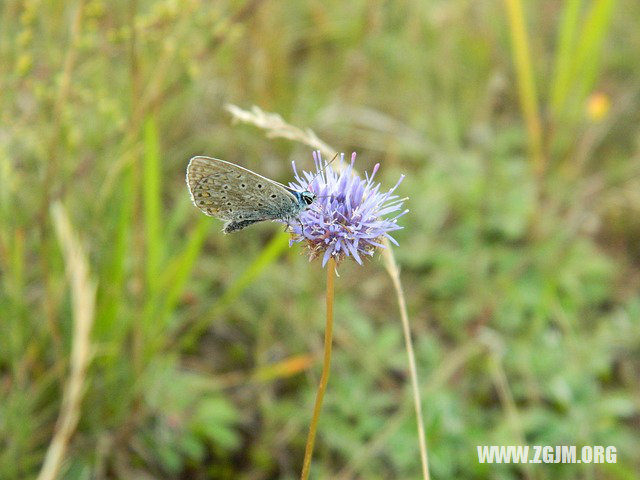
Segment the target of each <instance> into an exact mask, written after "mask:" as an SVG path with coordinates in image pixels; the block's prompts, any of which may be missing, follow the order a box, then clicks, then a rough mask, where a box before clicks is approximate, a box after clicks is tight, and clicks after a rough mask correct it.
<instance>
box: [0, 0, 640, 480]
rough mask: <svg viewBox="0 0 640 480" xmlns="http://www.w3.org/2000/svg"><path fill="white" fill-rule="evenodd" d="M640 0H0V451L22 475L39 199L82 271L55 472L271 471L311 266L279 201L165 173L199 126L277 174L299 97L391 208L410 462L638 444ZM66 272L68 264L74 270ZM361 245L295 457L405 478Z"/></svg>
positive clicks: (304, 401)
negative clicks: (201, 205)
mask: <svg viewBox="0 0 640 480" xmlns="http://www.w3.org/2000/svg"><path fill="white" fill-rule="evenodd" d="M639 25H640V3H639V2H638V1H637V0H592V1H589V0H566V1H556V0H540V1H533V0H532V1H522V2H521V1H518V0H505V1H504V2H497V1H496V2H493V1H477V2H474V1H464V0H448V1H445V0H440V1H435V0H434V1H420V0H405V1H398V2H389V1H380V0H374V1H364V0H360V1H352V2H342V1H333V0H332V1H307V2H280V1H275V0H245V1H242V2H233V1H217V2H206V1H200V0H188V1H177V0H166V1H156V2H153V1H145V0H138V1H135V0H131V1H129V2H126V1H114V2H107V1H104V0H90V1H77V0H73V1H40V0H31V1H15V0H7V1H4V2H1V3H0V276H1V278H0V327H1V330H2V334H1V336H0V337H1V338H0V478H2V479H3V480H11V479H27V478H35V477H36V475H37V474H38V472H39V470H40V468H41V465H42V462H43V459H44V456H45V452H46V450H47V448H48V446H49V443H50V441H51V438H52V436H53V435H54V432H55V431H56V420H57V418H58V416H59V412H60V410H61V408H63V405H62V402H61V399H62V392H63V388H64V384H65V382H66V379H67V378H68V375H69V371H70V368H71V366H72V363H73V362H72V361H71V358H70V350H71V345H72V340H73V337H74V335H73V331H74V330H73V329H74V313H73V304H72V298H73V297H72V294H71V289H70V285H69V282H68V280H67V277H66V274H65V268H69V258H68V257H67V256H65V255H63V250H62V245H61V243H60V241H59V240H58V237H57V236H56V229H55V225H54V221H53V217H52V215H51V210H50V208H51V205H52V204H54V202H56V201H60V202H61V204H62V205H63V208H64V211H65V212H67V214H68V216H69V219H70V222H71V224H72V228H73V230H74V231H75V232H76V233H77V235H78V236H79V237H80V238H81V244H82V245H83V247H84V249H85V251H86V255H87V257H88V266H89V270H90V275H91V277H92V278H93V279H95V281H96V283H97V292H96V307H95V320H94V325H93V329H92V332H91V341H92V345H91V354H92V360H91V363H90V366H89V368H88V370H87V371H86V374H85V375H81V378H82V391H83V392H84V398H83V402H82V405H81V408H80V409H79V412H78V413H79V415H80V416H79V423H78V425H77V428H75V429H74V431H73V435H72V436H71V438H70V443H69V444H68V445H67V449H66V452H65V456H64V459H65V461H64V464H63V466H62V470H61V475H60V478H65V479H90V478H95V479H103V478H114V479H115V478H117V479H138V478H140V479H150V478H161V479H173V478H183V479H187V478H189V479H191V478H193V479H209V478H210V479H231V478H240V479H254V480H258V479H276V478H278V479H280V478H282V479H293V478H297V476H298V475H299V470H300V466H301V462H302V456H303V452H304V442H305V438H306V433H307V428H308V424H309V421H310V416H311V410H312V405H313V399H314V395H315V387H316V384H317V381H318V378H319V371H320V364H319V359H320V358H321V352H322V332H323V326H324V296H323V295H324V291H323V288H324V287H323V285H324V271H323V270H322V269H321V267H320V265H319V263H318V262H313V263H311V264H310V263H308V261H307V259H306V258H305V257H304V256H303V255H301V249H300V247H299V246H296V247H294V248H292V249H288V248H287V236H286V235H285V234H284V233H282V228H281V227H280V226H277V225H274V224H270V223H265V224H261V225H257V226H254V227H252V228H250V229H247V230H245V231H242V232H240V233H237V234H234V235H233V236H231V235H229V236H225V235H223V234H222V233H221V232H220V230H221V222H219V221H217V220H213V219H210V218H207V217H205V216H204V215H202V214H201V213H200V212H199V211H198V210H197V209H196V208H194V207H193V206H192V205H191V204H190V200H189V195H188V192H187V189H186V186H185V182H184V175H185V167H186V164H187V161H188V159H189V158H190V157H191V156H193V155H196V154H204V155H210V156H215V157H218V158H223V159H226V160H229V161H232V162H236V163H240V164H241V165H244V166H246V167H248V168H251V169H254V170H256V171H258V172H260V173H262V174H264V175H267V176H269V177H271V178H275V179H278V180H280V181H283V182H286V181H289V180H290V179H291V178H292V172H291V168H290V162H291V160H295V161H296V163H297V164H298V166H299V167H303V168H307V169H310V168H311V166H312V160H311V149H310V148H309V147H308V146H305V145H300V144H296V143H295V142H292V141H289V140H283V139H276V140H273V139H268V138H267V137H266V135H265V132H263V131H261V130H260V129H258V128H256V127H253V126H247V125H238V124H236V125H234V124H232V122H231V116H230V115H229V113H228V112H227V111H226V110H225V109H224V106H225V104H227V103H233V104H236V105H238V106H240V107H242V108H247V109H249V108H251V106H252V105H258V106H260V107H261V108H262V109H264V110H265V111H269V112H275V113H278V114H280V115H282V117H283V118H284V119H286V120H287V121H288V122H290V123H291V124H293V125H296V126H299V127H303V128H307V127H309V128H312V129H313V130H314V131H315V132H316V133H317V134H318V136H319V137H320V138H322V139H323V140H324V141H326V142H328V143H329V144H331V145H333V146H334V147H335V148H336V149H338V150H340V151H344V152H347V153H350V152H351V151H354V150H355V151H357V152H358V154H359V156H358V160H357V164H356V168H358V169H359V170H360V171H365V170H370V169H371V168H372V167H373V165H374V164H375V163H376V162H381V163H382V168H381V171H380V174H379V175H380V176H379V177H378V178H379V179H380V180H381V181H382V183H383V187H386V188H389V187H391V186H392V185H393V184H394V183H395V182H396V180H397V178H398V176H399V175H400V174H401V173H404V174H406V175H407V178H406V179H405V181H404V182H403V183H402V185H401V187H400V189H399V192H400V194H401V195H403V196H408V197H410V200H409V201H408V202H407V205H408V208H410V209H411V212H410V213H409V214H408V215H406V216H405V217H403V219H402V222H401V223H402V225H403V226H404V227H405V228H404V229H403V230H401V231H400V232H398V233H397V235H396V238H397V239H398V241H399V242H400V247H399V248H395V255H396V257H397V260H398V262H399V264H400V266H401V269H402V281H403V285H404V289H405V294H406V296H407V302H408V308H409V316H410V319H411V324H412V331H413V334H414V342H415V348H416V355H417V361H418V373H419V376H420V385H421V393H422V404H423V408H424V412H425V424H426V425H425V426H426V431H427V441H428V444H429V461H430V470H431V475H432V478H438V479H440V478H477V479H480V478H495V479H521V478H523V479H552V478H553V479H556V478H558V479H582V478H584V479H629V478H634V477H635V478H639V477H638V471H640V435H639V433H638V429H639V426H640V381H639V373H640V322H639V319H640V295H639V294H638V288H639V287H640V273H639V270H638V265H639V263H640V243H639V242H638V234H639V233H640V215H639V213H640V194H639V192H640V163H639V160H640V128H639V125H640V122H639V120H640V113H639V112H640V56H639V55H638V52H640V29H639V28H638V26H639ZM85 284H86V282H85ZM392 292H393V290H392V288H391V282H390V279H389V277H388V276H387V275H386V274H385V272H384V269H383V268H382V266H381V262H380V261H379V256H376V258H375V259H374V260H373V261H370V262H368V263H366V264H365V265H364V266H362V267H360V266H358V265H356V264H355V263H353V262H345V263H344V264H343V265H342V266H341V267H340V278H339V279H338V280H337V283H336V327H335V348H334V357H333V366H332V377H331V379H330V382H329V388H328V392H327V397H326V400H325V406H324V409H323V413H322V416H321V419H320V425H319V434H318V440H317V446H316V451H315V457H314V463H313V466H312V478H317V479H320V478H332V479H343V480H346V479H382V478H385V479H386V478H388V479H413V478H421V474H420V461H419V456H418V440H417V429H416V423H415V414H414V410H413V406H412V400H411V391H410V387H409V379H408V375H407V359H406V352H405V349H404V345H403V341H402V330H401V326H400V322H399V314H398V306H397V302H396V299H395V296H394V295H393V293H392ZM492 444H493V445H514V444H525V445H563V444H565V445H577V446H578V447H579V448H580V447H581V446H582V445H605V446H606V445H613V446H615V447H616V448H617V450H618V455H617V463H616V464H604V465H593V464H591V465H584V464H583V465H525V466H522V465H486V464H484V465H481V464H479V463H478V460H477V454H476V446H477V445H492Z"/></svg>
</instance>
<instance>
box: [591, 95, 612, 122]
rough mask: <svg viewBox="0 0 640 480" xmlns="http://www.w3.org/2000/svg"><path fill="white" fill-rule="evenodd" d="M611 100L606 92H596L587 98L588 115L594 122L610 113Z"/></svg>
mask: <svg viewBox="0 0 640 480" xmlns="http://www.w3.org/2000/svg"><path fill="white" fill-rule="evenodd" d="M610 109H611V100H610V99H609V96H608V95H607V94H606V93H603V92H594V93H592V94H591V95H590V96H589V98H588V99H587V117H588V118H589V120H591V121H592V122H600V121H602V120H604V118H605V117H606V116H607V114H608V113H609V110H610Z"/></svg>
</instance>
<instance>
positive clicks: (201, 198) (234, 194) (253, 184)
mask: <svg viewBox="0 0 640 480" xmlns="http://www.w3.org/2000/svg"><path fill="white" fill-rule="evenodd" d="M187 186H188V187H189V193H190V194H191V200H192V201H193V204H194V205H195V206H196V207H198V208H199V209H200V210H202V211H203V212H204V213H205V214H206V215H209V216H210V217H215V218H219V219H220V220H225V224H224V227H223V229H222V231H223V232H224V233H231V232H235V231H238V230H242V229H243V228H245V227H248V226H249V225H252V224H254V223H258V222H262V221H264V220H281V221H283V222H286V223H287V224H289V222H291V220H294V219H295V218H297V217H298V215H299V214H300V212H302V211H304V210H306V209H307V208H309V206H310V205H311V204H312V203H313V202H314V200H315V199H316V195H315V194H314V193H313V192H310V191H308V190H303V191H299V190H294V189H292V188H289V187H287V186H286V185H283V184H281V183H279V182H276V181H274V180H270V179H268V178H266V177H263V176H262V175H258V174H257V173H255V172H252V171H251V170H248V169H246V168H243V167H241V166H239V165H236V164H234V163H231V162H225V161H224V160H219V159H217V158H210V157H201V156H198V157H193V158H192V159H191V160H189V165H188V166H187Z"/></svg>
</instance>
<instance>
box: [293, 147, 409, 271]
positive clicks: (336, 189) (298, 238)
mask: <svg viewBox="0 0 640 480" xmlns="http://www.w3.org/2000/svg"><path fill="white" fill-rule="evenodd" d="M313 159H314V162H315V166H316V172H302V175H299V174H298V171H297V170H296V164H295V162H293V173H294V174H295V180H296V181H295V182H292V183H290V184H289V186H290V187H291V188H294V189H296V190H309V191H311V192H313V193H315V194H316V195H317V198H316V200H315V201H314V202H313V203H312V204H311V206H310V207H309V208H308V209H307V210H305V211H303V212H302V213H301V214H300V216H299V220H300V223H297V222H293V223H292V224H291V230H290V231H291V240H290V241H289V244H290V245H293V243H294V242H305V244H306V246H307V248H308V249H309V260H313V259H314V258H317V257H319V256H320V255H322V266H323V267H324V266H325V265H326V264H327V261H329V258H330V257H331V256H333V257H334V259H335V260H336V263H339V262H340V261H341V260H343V259H344V257H353V258H354V259H355V261H356V262H358V263H359V264H360V265H362V259H361V257H362V255H367V256H371V255H373V252H374V251H375V250H376V249H377V248H378V247H382V248H384V245H382V240H383V238H385V237H386V238H388V239H389V240H390V241H391V242H393V243H394V244H396V245H397V244H398V243H397V242H396V240H395V239H394V238H393V237H392V236H391V235H390V234H389V232H393V231H394V230H399V229H401V228H403V227H401V226H399V225H398V224H397V221H398V218H400V217H401V216H402V215H404V214H405V213H407V212H408V211H409V210H402V204H403V202H404V201H405V200H406V198H399V197H398V196H397V195H393V192H394V191H395V189H396V188H398V185H400V182H402V180H403V178H404V175H402V176H401V177H400V179H399V180H398V182H397V183H396V185H395V186H394V187H393V188H392V189H390V190H388V191H386V192H380V184H379V183H374V182H373V177H374V176H375V174H376V172H377V171H378V168H379V167H380V164H379V163H378V164H376V166H375V167H373V172H372V173H371V175H367V174H365V178H364V179H362V178H360V177H359V176H358V175H357V174H355V173H354V172H353V163H354V162H355V159H356V154H355V153H353V154H352V155H351V163H350V164H349V165H348V166H346V168H339V169H337V170H334V169H333V168H332V167H331V166H327V167H325V168H324V170H322V171H321V169H322V166H323V164H324V162H323V160H322V158H321V156H320V152H313ZM343 162H344V153H343V154H341V155H340V165H341V166H342V164H343ZM396 212H398V213H396ZM393 213H395V215H394V216H391V217H388V216H387V215H389V214H393ZM385 216H387V217H385Z"/></svg>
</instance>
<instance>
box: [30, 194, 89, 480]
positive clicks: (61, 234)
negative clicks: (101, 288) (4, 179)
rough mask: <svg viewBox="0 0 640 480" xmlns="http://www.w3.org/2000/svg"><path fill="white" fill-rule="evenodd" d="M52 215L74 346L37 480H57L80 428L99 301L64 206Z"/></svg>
mask: <svg viewBox="0 0 640 480" xmlns="http://www.w3.org/2000/svg"><path fill="white" fill-rule="evenodd" d="M51 215H52V217H53V224H54V226H55V229H56V234H57V236H58V241H59V242H60V246H61V247H62V252H63V256H64V260H65V264H66V270H67V276H68V278H69V284H70V287H71V299H72V311H73V342H72V345H71V360H70V361H71V363H70V372H69V376H68V378H67V382H66V385H65V388H64V395H63V398H62V406H61V408H60V414H59V416H58V421H57V424H56V431H55V433H54V435H53V439H52V440H51V443H50V444H49V448H48V449H47V454H46V456H45V460H44V463H43V465H42V468H41V470H40V474H39V475H38V480H55V479H56V478H57V477H58V475H59V473H60V469H61V467H62V463H63V461H64V457H65V453H66V451H67V447H68V445H69V441H70V440H71V436H72V435H73V432H74V431H75V429H76V426H77V425H78V419H79V418H80V410H81V403H82V395H83V393H84V389H85V380H86V372H87V367H88V365H89V361H90V359H91V343H90V334H91V327H92V325H93V319H94V313H95V298H96V284H95V282H94V281H93V280H92V279H91V275H90V272H89V263H88V261H87V255H86V253H85V251H84V249H83V248H82V245H81V244H80V241H79V239H78V237H77V236H76V234H75V233H74V231H73V228H72V226H71V224H70V222H69V218H68V217H67V214H66V212H65V211H64V208H63V207H62V205H60V204H59V203H55V204H54V205H53V206H52V208H51Z"/></svg>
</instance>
